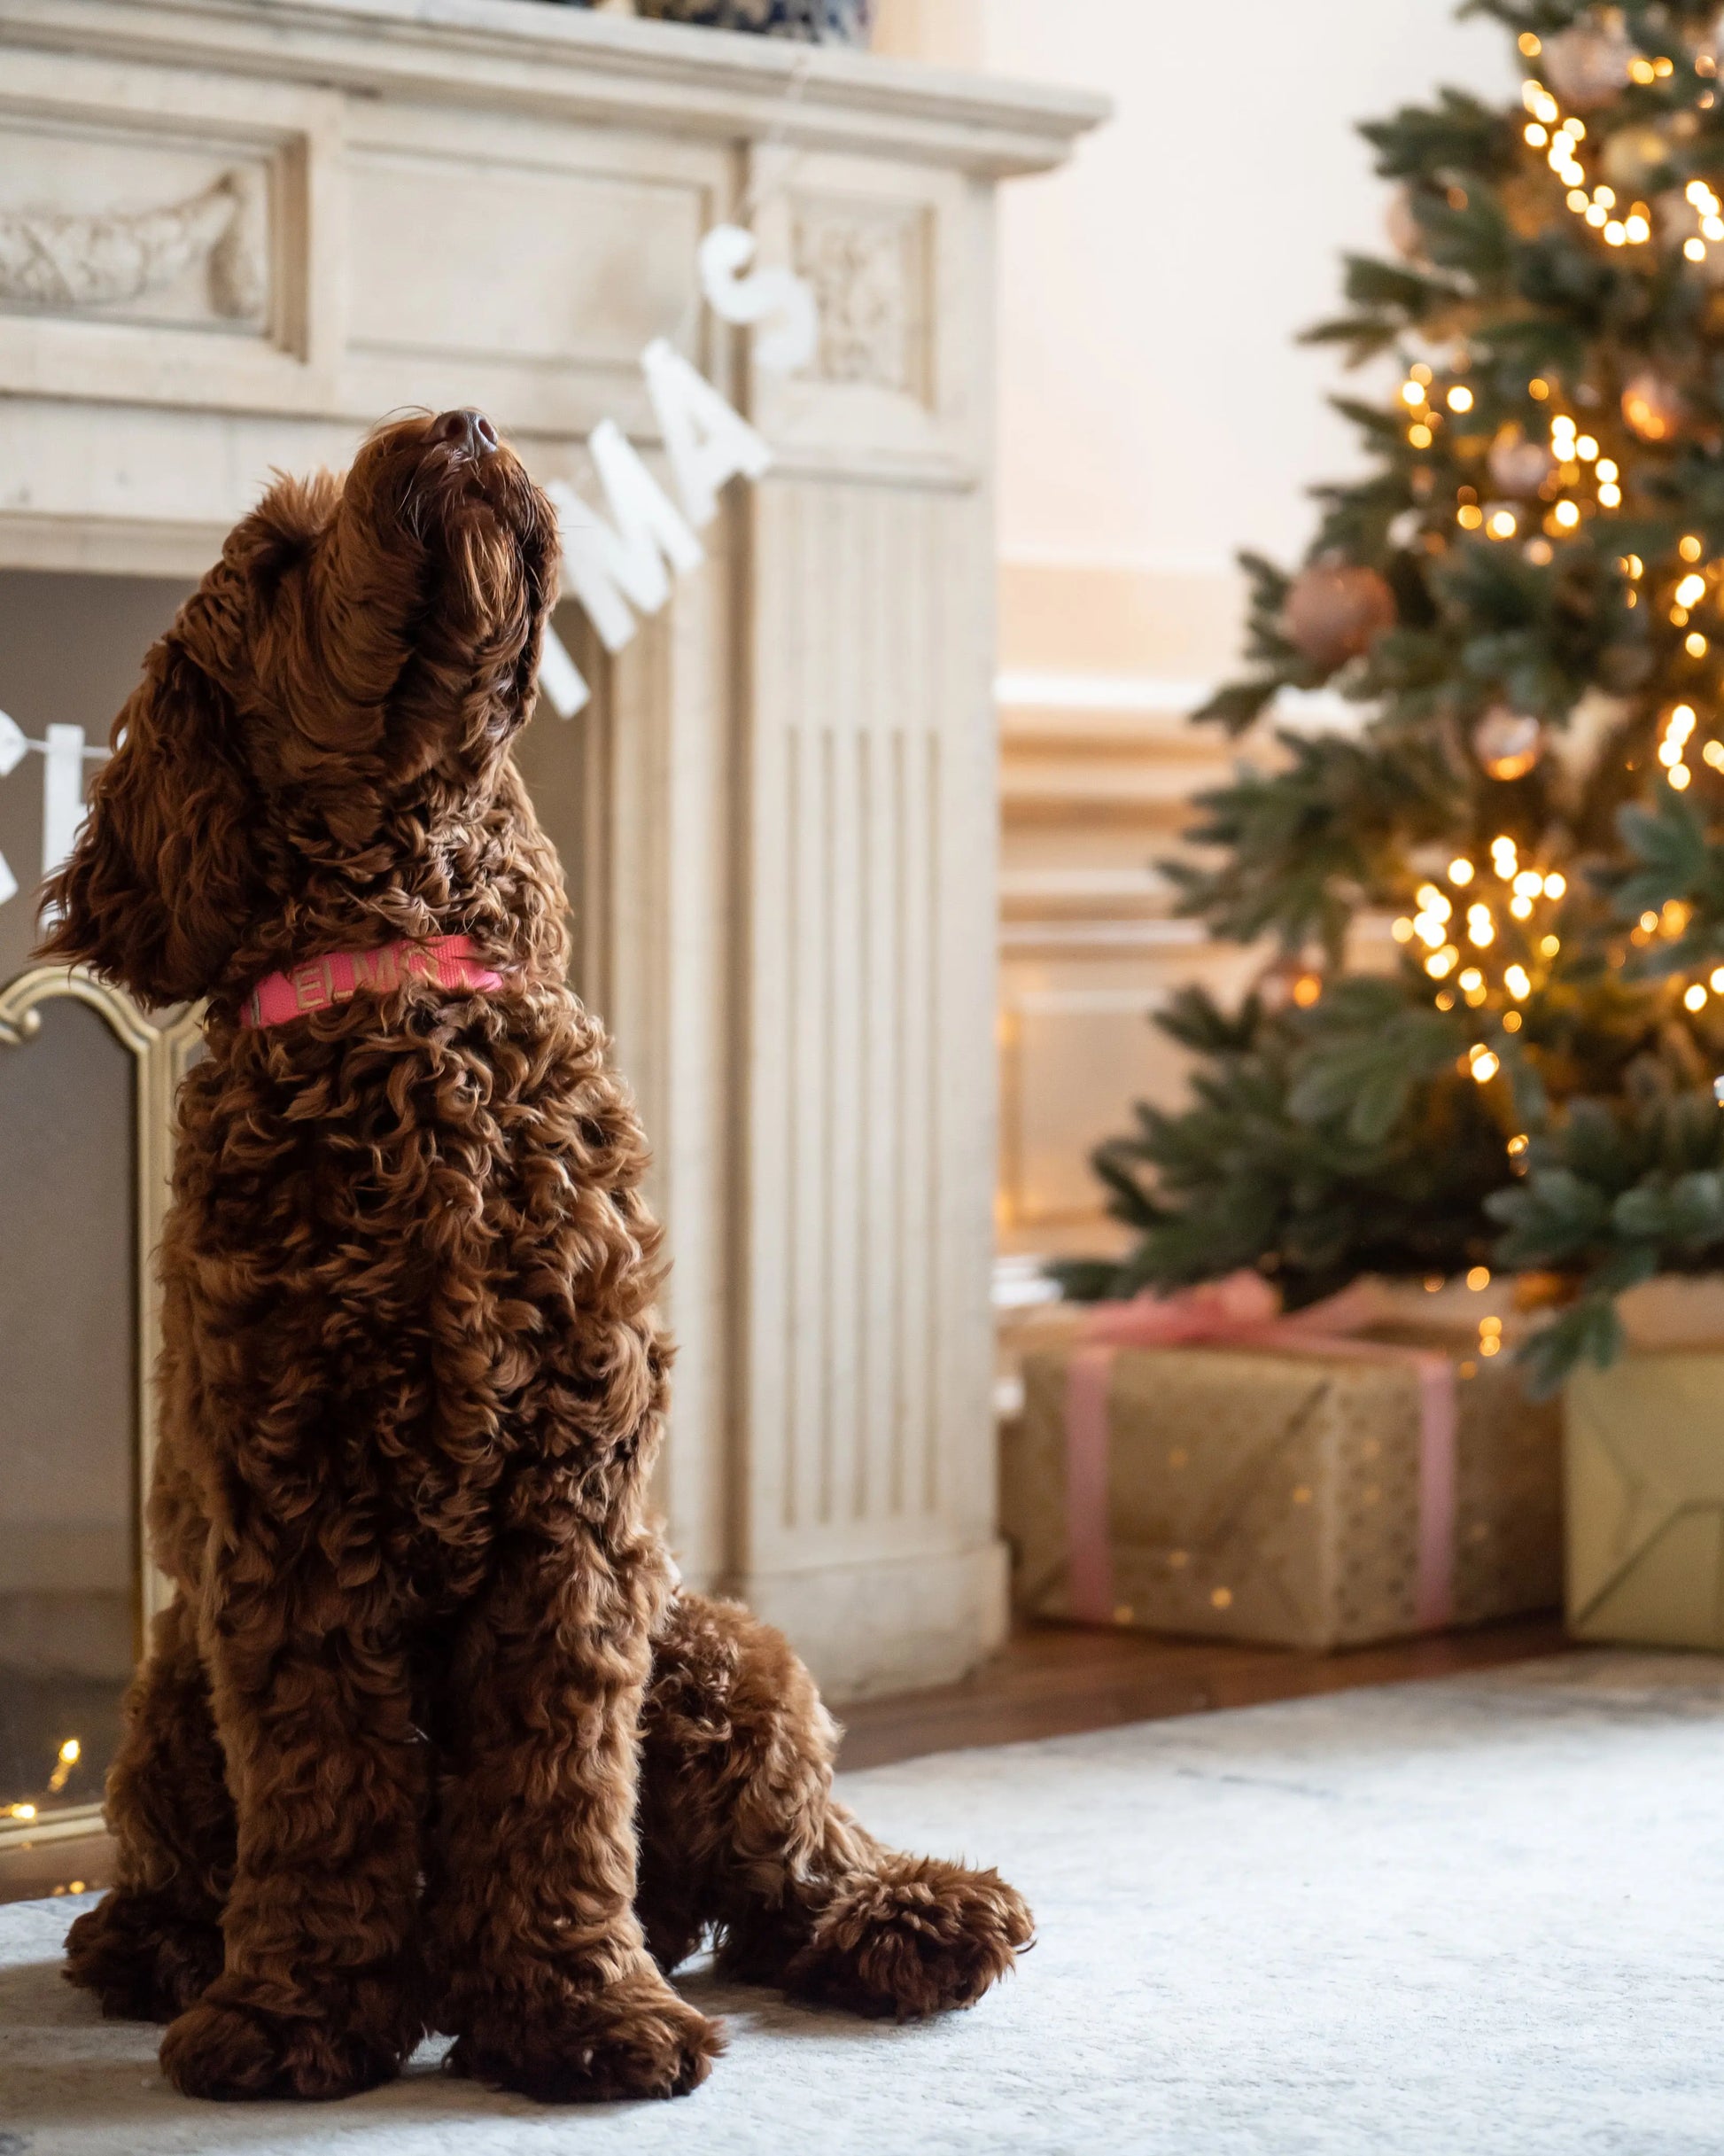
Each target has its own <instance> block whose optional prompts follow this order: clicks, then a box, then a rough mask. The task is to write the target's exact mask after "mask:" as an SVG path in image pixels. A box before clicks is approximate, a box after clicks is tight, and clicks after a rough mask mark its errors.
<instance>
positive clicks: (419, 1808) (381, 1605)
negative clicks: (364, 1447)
mask: <svg viewBox="0 0 1724 2156" xmlns="http://www.w3.org/2000/svg"><path fill="white" fill-rule="evenodd" d="M314 1551H315V1545H314ZM314 1551H307V1550H306V1549H304V1548H301V1549H299V1550H298V1551H296V1552H294V1553H292V1555H291V1561H283V1554H282V1553H281V1551H280V1549H279V1548H278V1547H277V1548H276V1549H274V1550H273V1551H272V1553H270V1554H269V1555H268V1556H267V1557H266V1556H264V1555H262V1554H261V1553H259V1552H258V1551H255V1550H251V1549H247V1548H245V1546H244V1545H242V1546H241V1547H239V1548H238V1549H237V1550H232V1551H229V1553H227V1554H226V1556H225V1557H224V1559H223V1560H222V1562H221V1570H222V1574H223V1576H222V1577H221V1578H219V1579H218V1580H216V1581H215V1582H214V1583H211V1584H210V1585H209V1587H208V1588H206V1596H205V1618H204V1623H203V1627H202V1631H201V1637H200V1644H201V1646H202V1650H203V1654H204V1657H205V1661H206V1666H207V1668H208V1670H209V1673H210V1680H211V1693H212V1697H213V1700H214V1708H215V1721H216V1729H217V1732H218V1734H219V1735H220V1737H221V1745H222V1749H223V1751H224V1753H225V1755H226V1757H227V1765H228V1780H229V1786H230V1788H231V1789H232V1792H233V1795H234V1799H235V1802H236V1806H237V1813H238V1853H237V1867H236V1870H235V1874H234V1882H233V1887H232V1889H231V1891H230V1892H229V1896H228V1901H227V1905H226V1908H225V1910H224V1911H223V1912H222V1934H223V1940H224V1949H225V1958H224V1961H223V1965H222V1970H221V1974H220V1975H219V1976H218V1977H217V1978H216V1979H215V1981H214V1983H213V1984H212V1985H211V1986H210V1988H209V1989H208V1990H207V1991H206V1993H205V1994H204V1996H203V1997H202V1999H200V2000H199V2001H198V2004H196V2005H195V2006H192V2007H190V2008H189V2009H188V2010H187V2012H184V2013H182V2015H181V2016H180V2017H179V2019H178V2020H176V2021H175V2022H174V2023H173V2024H172V2026H171V2027H170V2028H168V2030H167V2034H166V2035H165V2036H164V2037H163V2039H162V2047H161V2063H162V2067H163V2070H164V2072H165V2073H166V2074H167V2075H168V2077H169V2079H170V2080H171V2081H172V2082H174V2084H175V2087H176V2088H178V2089H180V2090H182V2091H183V2092H184V2093H185V2094H186V2095H188V2096H205V2097H263V2096H298V2097H337V2096H346V2095H350V2094H352V2093H353V2091H355V2090H360V2089H366V2088H369V2087H371V2086H373V2085H374V2084H375V2083H377V2082H381V2081H385V2080H387V2079H388V2078H389V2077H390V2076H391V2075H392V2074H395V2073H397V2072H399V2070H400V2066H401V2064H402V2061H403V2060H404V2059H406V2057H407V2056H408V2053H409V2052H410V2051H412V2049H413V2046H414V2045H415V2043H416V2042H417V2041H418V2038H419V2036H420V2035H421V2033H422V2030H423V2019H422V1999H423V1992H422V1987H421V1985H420V1984H419V1983H418V1982H417V1981H415V1976H414V1958H413V1947H414V1932H415V1921H416V1903H417V1896H418V1874H419V1844H418V1833H419V1823H420V1818H421V1815H422V1812H423V1798H424V1792H425V1786H426V1782H427V1779H428V1766H427V1758H426V1754H427V1747H426V1746H425V1744H424V1743H423V1740H422V1739H421V1738H420V1737H419V1735H418V1732H416V1731H415V1728H414V1726H413V1719H412V1702H411V1694H410V1685H409V1676H408V1660H407V1656H406V1654H405V1652H404V1650H403V1647H402V1646H401V1643H400V1641H399V1639H397V1638H394V1637H393V1636H392V1632H391V1631H390V1630H389V1629H387V1623H386V1615H385V1613H386V1611H387V1608H388V1605H389V1597H388V1594H387V1592H386V1590H384V1588H382V1587H381V1586H380V1585H379V1584H378V1583H377V1581H376V1580H373V1581H371V1582H370V1583H369V1584H367V1585H365V1586H363V1587H358V1588H354V1587H349V1586H346V1585H344V1584H340V1583H339V1582H338V1581H337V1580H335V1579H334V1578H333V1577H331V1576H330V1574H329V1571H328V1568H327V1567H326V1566H324V1565H322V1564H321V1563H319V1562H318V1561H317V1560H316V1558H315V1554H314Z"/></svg>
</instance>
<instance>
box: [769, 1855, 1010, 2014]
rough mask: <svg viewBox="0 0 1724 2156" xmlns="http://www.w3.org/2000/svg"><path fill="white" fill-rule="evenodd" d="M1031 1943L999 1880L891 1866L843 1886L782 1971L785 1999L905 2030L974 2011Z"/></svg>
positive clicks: (920, 1865)
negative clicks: (961, 2009)
mask: <svg viewBox="0 0 1724 2156" xmlns="http://www.w3.org/2000/svg"><path fill="white" fill-rule="evenodd" d="M1034 1936H1035V1923H1034V1920H1033V1919H1032V1918H1031V1916H1030V1914H1029V1910H1028V1908H1027V1907H1026V1906H1025V1904H1024V1901H1023V1897H1022V1896H1021V1895H1020V1894H1018V1893H1017V1892H1016V1891H1015V1889H1014V1888H1013V1887H1008V1886H1007V1885H1006V1881H1005V1880H1003V1879H1001V1877H1000V1876H999V1874H998V1872H967V1871H965V1870H964V1869H963V1868H962V1867H961V1866H960V1865H958V1864H941V1863H939V1862H937V1861H936V1859H934V1858H932V1857H916V1856H894V1857H890V1858H888V1859H887V1860H886V1861H885V1862H884V1863H882V1864H881V1866H880V1868H879V1869H878V1870H877V1871H874V1872H866V1873H863V1874H861V1875H859V1876H858V1877H857V1878H855V1879H853V1880H849V1881H847V1882H846V1883H845V1884H844V1885H843V1887H840V1889H839V1891H838V1892H837V1894H835V1895H834V1897H833V1899H832V1900H831V1901H830V1902H829V1903H827V1906H826V1907H825V1908H824V1909H823V1910H822V1911H820V1913H819V1916H818V1917H816V1919H814V1926H813V1929H812V1932H811V1934H809V1937H808V1940H807V1942H806V1943H805V1944H804V1946H803V1947H802V1948H800V1949H799V1950H798V1951H797V1952H796V1955H795V1956H794V1958H792V1959H791V1961H790V1962H789V1964H788V1966H787V1968H786V1969H785V1972H784V1976H783V1984H784V1989H786V1990H787V1991H788V1992H789V1993H791V1994H792V1995H793V1996H796V1997H797V1998H804V1999H809V2000H812V2001H814V2002H816V2003H818V2004H821V2005H827V2006H843V2007H848V2008H849V2009H850V2012H852V2013H861V2014H872V2015H876V2016H881V2017H891V2018H895V2019H897V2020H914V2019H917V2018H919V2017H920V2016H921V2015H924V2014H935V2013H944V2012H947V2011H948V2009H950V2008H951V2007H954V2006H973V2005H975V2002H976V2001H977V2000H978V1999H979V1998H980V1997H981V1996H982V1993H983V1992H984V1991H986V1990H987V1989H988V1988H989V1986H990V1984H992V1983H995V1982H996V1981H998V1979H999V1978H1000V1977H1002V1976H1004V1975H1005V1974H1006V1972H1007V1971H1008V1970H1009V1969H1010V1968H1011V1967H1012V1966H1013V1963H1014V1962H1015V1961H1016V1960H1017V1958H1018V1956H1019V1954H1020V1953H1021V1952H1022V1951H1023V1950H1024V1949H1025V1948H1027V1947H1028V1946H1029V1944H1030V1942H1031V1941H1032V1940H1033V1938H1034Z"/></svg>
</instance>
